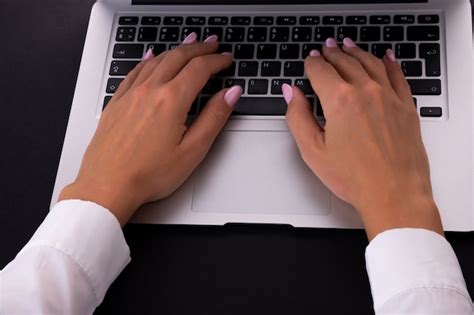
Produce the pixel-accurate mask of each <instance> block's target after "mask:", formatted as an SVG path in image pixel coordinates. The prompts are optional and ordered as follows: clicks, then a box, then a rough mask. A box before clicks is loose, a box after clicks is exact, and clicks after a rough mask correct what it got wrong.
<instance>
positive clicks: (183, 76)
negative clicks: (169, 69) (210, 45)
mask: <svg viewBox="0 0 474 315" xmlns="http://www.w3.org/2000/svg"><path fill="white" fill-rule="evenodd" d="M231 63H232V56H231V55H230V54H214V55H205V56H198V57H195V58H193V59H191V61H190V62H189V63H188V64H187V65H186V66H185V67H184V68H183V70H182V71H181V72H180V73H179V74H178V75H177V76H176V77H175V78H174V79H172V80H171V81H170V82H169V84H171V85H172V86H173V87H174V89H175V90H176V91H177V94H178V95H179V97H180V104H183V109H184V110H185V112H186V113H187V112H188V111H189V109H190V107H191V104H192V102H193V101H194V100H195V99H196V97H197V95H198V94H199V92H201V90H202V89H203V88H204V86H205V85H206V83H207V82H208V81H209V78H210V77H211V76H212V75H214V74H216V73H218V72H220V71H222V70H224V69H225V68H228V67H229V66H230V65H231Z"/></svg>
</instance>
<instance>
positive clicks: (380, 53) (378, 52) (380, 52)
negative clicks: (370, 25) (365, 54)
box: [372, 44, 392, 58]
mask: <svg viewBox="0 0 474 315" xmlns="http://www.w3.org/2000/svg"><path fill="white" fill-rule="evenodd" d="M387 49H392V44H373V45H372V54H373V55H375V56H376V57H378V58H383V57H384V56H385V54H386V53H387Z"/></svg>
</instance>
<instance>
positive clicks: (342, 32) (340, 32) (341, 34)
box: [336, 26, 357, 42]
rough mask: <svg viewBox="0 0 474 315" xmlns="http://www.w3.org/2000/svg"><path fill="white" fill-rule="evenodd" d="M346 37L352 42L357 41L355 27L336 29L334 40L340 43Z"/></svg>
mask: <svg viewBox="0 0 474 315" xmlns="http://www.w3.org/2000/svg"><path fill="white" fill-rule="evenodd" d="M346 37H349V38H350V39H352V40H353V41H357V27H355V26H341V27H338V28H337V37H336V40H337V41H339V42H342V40H343V39H344V38H346Z"/></svg>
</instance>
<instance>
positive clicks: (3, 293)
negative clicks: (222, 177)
mask: <svg viewBox="0 0 474 315" xmlns="http://www.w3.org/2000/svg"><path fill="white" fill-rule="evenodd" d="M129 262H130V250H129V248H128V246H127V244H126V242H125V238H124V236H123V233H122V230H121V228H120V225H119V223H118V221H117V220H116V218H115V217H114V216H113V215H112V214H111V213H110V211H108V210H107V209H105V208H103V207H101V206H99V205H97V204H95V203H92V202H86V201H80V200H68V201H62V202H60V203H58V204H57V205H56V206H55V207H54V208H53V209H52V210H51V211H50V213H49V214H48V216H47V217H46V219H45V220H44V222H43V223H42V224H41V226H40V227H39V228H38V230H37V231H36V233H35V234H34V235H33V237H32V238H31V240H30V241H29V242H28V244H26V246H25V247H24V248H23V249H22V250H21V251H20V252H19V253H18V255H17V256H16V258H15V259H14V260H13V261H12V262H11V263H10V264H8V265H7V266H6V267H5V268H4V269H3V270H2V271H1V272H0V314H2V315H3V314H5V315H6V314H8V315H15V314H28V315H36V314H48V315H53V314H79V315H82V314H92V312H93V311H94V309H95V308H96V307H97V306H98V305H99V304H100V303H101V302H102V300H103V299H104V296H105V293H106V291H107V289H108V288H109V286H110V285H111V284H112V282H113V281H114V280H115V278H116V277H117V276H118V274H119V273H120V272H121V271H122V270H123V269H124V268H125V266H126V265H127V264H128V263H129ZM366 262H367V272H368V274H369V279H370V284H371V288H372V296H373V300H374V309H375V312H376V313H377V314H450V315H457V314H459V315H461V314H463V315H464V314H466V315H467V314H469V315H471V314H474V311H473V305H472V301H471V298H470V297H469V293H468V291H467V289H466V284H465V282H464V278H463V276H462V273H461V269H460V267H459V263H458V261H457V259H456V255H455V254H454V251H453V249H452V248H451V246H450V245H449V243H448V242H447V241H446V240H445V239H444V238H443V237H442V236H440V235H438V234H436V233H434V232H431V231H427V230H421V229H396V230H390V231H386V232H384V233H381V234H379V235H378V236H377V237H376V238H375V239H374V240H372V242H371V243H370V244H369V246H368V247H367V250H366ZM25 301H28V302H27V303H26V302H25Z"/></svg>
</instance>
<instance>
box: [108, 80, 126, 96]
mask: <svg viewBox="0 0 474 315" xmlns="http://www.w3.org/2000/svg"><path fill="white" fill-rule="evenodd" d="M122 81H123V78H110V79H108V80H107V87H106V88H105V92H106V93H110V94H113V93H115V91H117V89H118V87H119V85H120V83H122Z"/></svg>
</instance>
